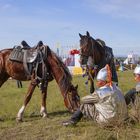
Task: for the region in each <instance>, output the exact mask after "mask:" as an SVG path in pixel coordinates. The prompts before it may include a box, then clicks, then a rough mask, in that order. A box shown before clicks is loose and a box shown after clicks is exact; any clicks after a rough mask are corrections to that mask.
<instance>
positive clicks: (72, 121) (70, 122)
mask: <svg viewBox="0 0 140 140" xmlns="http://www.w3.org/2000/svg"><path fill="white" fill-rule="evenodd" d="M82 117H83V113H82V112H81V111H80V109H78V110H77V111H76V112H75V113H74V114H73V115H72V117H71V119H69V120H67V121H64V122H63V123H62V125H63V126H70V125H76V124H77V123H78V122H79V121H80V120H81V118H82Z"/></svg>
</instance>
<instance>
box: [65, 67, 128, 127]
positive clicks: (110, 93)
mask: <svg viewBox="0 0 140 140" xmlns="http://www.w3.org/2000/svg"><path fill="white" fill-rule="evenodd" d="M97 87H98V89H96V90H95V91H94V93H92V94H91V95H87V96H85V97H83V98H82V101H81V102H82V103H81V106H80V108H79V109H78V110H77V111H76V112H75V113H74V114H73V115H72V117H71V118H70V119H69V120H68V121H65V122H63V125H64V126H68V125H75V124H76V123H78V122H79V121H80V119H81V118H82V117H83V116H85V117H87V118H90V119H92V120H93V121H95V122H97V123H98V124H102V125H111V126H112V125H116V124H118V123H119V124H120V123H121V122H123V121H124V120H125V119H126V118H127V108H126V103H125V99H124V96H123V94H122V92H121V91H120V89H119V88H118V87H117V86H116V85H115V84H114V83H112V81H111V71H110V68H109V65H106V66H105V67H104V68H102V69H101V70H100V71H99V72H98V74H97ZM114 123H115V124H114Z"/></svg>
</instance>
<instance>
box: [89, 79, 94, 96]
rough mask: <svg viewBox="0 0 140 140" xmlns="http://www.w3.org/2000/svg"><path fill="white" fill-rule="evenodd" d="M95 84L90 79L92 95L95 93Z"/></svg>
mask: <svg viewBox="0 0 140 140" xmlns="http://www.w3.org/2000/svg"><path fill="white" fill-rule="evenodd" d="M94 90H95V89H94V82H93V80H92V79H90V93H91V94H92V93H93V92H94Z"/></svg>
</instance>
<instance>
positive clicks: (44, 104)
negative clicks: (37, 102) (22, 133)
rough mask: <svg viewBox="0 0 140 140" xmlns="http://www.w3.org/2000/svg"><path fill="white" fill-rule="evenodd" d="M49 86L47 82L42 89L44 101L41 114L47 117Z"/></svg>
mask: <svg viewBox="0 0 140 140" xmlns="http://www.w3.org/2000/svg"><path fill="white" fill-rule="evenodd" d="M47 87H48V83H46V85H45V87H43V90H42V103H41V109H40V114H41V116H42V117H43V118H45V117H47V109H46V97H47Z"/></svg>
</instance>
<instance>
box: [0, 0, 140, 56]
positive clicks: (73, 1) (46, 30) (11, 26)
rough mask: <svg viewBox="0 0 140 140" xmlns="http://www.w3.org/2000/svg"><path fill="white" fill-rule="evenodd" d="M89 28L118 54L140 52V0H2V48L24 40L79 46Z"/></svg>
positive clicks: (32, 43) (0, 41) (0, 32)
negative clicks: (82, 36) (81, 37)
mask: <svg viewBox="0 0 140 140" xmlns="http://www.w3.org/2000/svg"><path fill="white" fill-rule="evenodd" d="M86 31H89V33H90V35H91V36H92V37H93V38H95V39H96V38H101V39H102V40H104V41H105V42H106V45H107V46H109V47H112V48H113V52H114V55H115V56H119V55H120V56H122V55H123V56H127V54H129V53H130V52H132V51H133V52H134V53H137V54H139V55H140V0H0V49H4V48H11V47H13V46H14V45H18V44H20V42H21V41H22V40H26V41H27V42H28V44H29V45H31V46H34V45H36V44H37V42H38V41H39V40H42V41H43V42H44V43H45V44H47V45H49V46H50V48H52V49H55V48H56V46H59V47H62V48H63V47H65V46H79V40H80V37H79V33H81V34H82V35H84V34H86Z"/></svg>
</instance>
